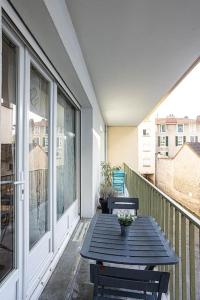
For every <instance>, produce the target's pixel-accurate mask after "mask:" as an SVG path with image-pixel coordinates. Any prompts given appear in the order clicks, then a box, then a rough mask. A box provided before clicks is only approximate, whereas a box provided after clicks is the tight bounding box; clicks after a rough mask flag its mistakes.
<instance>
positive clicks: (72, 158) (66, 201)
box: [56, 91, 76, 220]
mask: <svg viewBox="0 0 200 300" xmlns="http://www.w3.org/2000/svg"><path fill="white" fill-rule="evenodd" d="M57 99H58V100H57V147H56V149H57V151H56V172H57V220H58V219H59V218H60V217H61V216H62V215H63V214H64V212H65V211H66V209H67V208H69V206H70V205H71V204H72V203H73V202H74V201H75V199H76V136H75V113H76V111H75V109H74V107H73V106H72V105H71V104H70V103H69V102H68V100H67V99H66V97H65V96H64V95H63V94H62V93H61V92H60V91H58V96H57Z"/></svg>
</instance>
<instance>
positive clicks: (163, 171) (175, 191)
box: [156, 143, 200, 215]
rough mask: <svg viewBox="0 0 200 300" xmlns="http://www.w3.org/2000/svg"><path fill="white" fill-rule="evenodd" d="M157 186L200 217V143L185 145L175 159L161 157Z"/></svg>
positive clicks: (157, 173) (158, 162)
mask: <svg viewBox="0 0 200 300" xmlns="http://www.w3.org/2000/svg"><path fill="white" fill-rule="evenodd" d="M194 166H195V167H194ZM156 185H157V186H158V187H159V188H160V189H161V190H163V191H164V192H165V193H166V194H168V195H170V196H171V197H173V198H174V199H175V200H177V201H178V202H181V203H182V204H183V205H184V206H186V207H187V208H189V209H190V210H192V211H193V212H195V213H197V214H198V215H199V214H200V209H199V207H200V143H185V144H184V145H182V146H181V148H180V149H179V151H178V152H177V153H176V155H175V156H174V157H173V158H168V157H162V156H160V157H159V158H158V160H157V172H156Z"/></svg>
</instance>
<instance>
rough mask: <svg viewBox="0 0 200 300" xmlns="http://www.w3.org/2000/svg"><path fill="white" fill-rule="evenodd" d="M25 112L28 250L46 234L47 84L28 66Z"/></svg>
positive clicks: (47, 208) (48, 95) (48, 99)
mask: <svg viewBox="0 0 200 300" xmlns="http://www.w3.org/2000/svg"><path fill="white" fill-rule="evenodd" d="M30 72H31V73H30V110H29V201H30V202H29V248H30V249H31V248H32V247H33V246H34V245H35V244H36V243H37V242H38V241H39V240H40V239H41V238H42V236H43V235H44V234H45V233H46V232H47V231H48V222H49V220H48V210H49V207H48V206H49V203H48V140H49V130H48V128H49V102H50V89H49V82H48V81H47V80H46V79H45V78H44V77H43V76H42V75H41V74H40V73H39V71H38V70H37V69H36V68H35V67H34V66H33V65H31V71H30Z"/></svg>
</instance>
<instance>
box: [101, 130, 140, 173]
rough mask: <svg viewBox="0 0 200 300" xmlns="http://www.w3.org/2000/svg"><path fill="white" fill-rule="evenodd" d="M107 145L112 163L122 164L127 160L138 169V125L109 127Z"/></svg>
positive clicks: (109, 159) (127, 162)
mask: <svg viewBox="0 0 200 300" xmlns="http://www.w3.org/2000/svg"><path fill="white" fill-rule="evenodd" d="M107 145H108V148H107V149H108V161H109V162H110V163H111V165H114V166H115V165H122V164H123V163H124V162H125V163H126V164H128V165H129V166H130V167H132V168H133V169H134V170H135V171H138V129H137V127H132V126H127V127H126V126H125V127H117V126H116V127H114V126H113V127H112V126H110V127H108V136H107Z"/></svg>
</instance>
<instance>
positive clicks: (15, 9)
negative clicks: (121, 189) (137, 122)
mask: <svg viewBox="0 0 200 300" xmlns="http://www.w3.org/2000/svg"><path fill="white" fill-rule="evenodd" d="M0 5H1V21H0V27H1V33H2V35H1V39H0V40H1V42H0V48H1V53H2V63H1V71H2V72H1V73H2V74H1V78H0V80H1V87H2V88H1V97H0V99H1V103H0V186H1V189H0V299H6V300H25V299H38V297H39V295H40V294H41V291H42V290H43V288H44V286H45V284H46V282H47V281H48V279H49V278H50V276H51V274H52V272H53V270H54V268H55V266H56V263H57V261H58V259H59V257H60V256H61V254H62V252H63V250H64V249H65V247H66V244H67V242H68V240H69V238H70V236H71V234H72V232H73V230H74V228H75V226H76V224H77V222H78V221H79V219H80V217H92V216H93V215H94V213H95V210H96V204H97V199H98V187H99V181H100V161H101V160H104V158H105V151H104V149H105V123H104V120H103V118H102V115H101V111H100V109H99V105H98V102H97V99H96V96H95V92H94V90H93V87H92V83H91V81H90V77H89V75H88V73H87V68H86V65H85V62H84V60H83V56H82V54H81V50H80V46H79V44H78V40H77V37H76V34H75V30H74V28H73V25H72V22H71V19H70V15H69V13H68V10H67V6H66V5H65V3H64V1H57V2H55V1H6V0H5V1H1V2H0ZM60 22H61V23H60ZM63 26H64V28H65V36H63V35H62V28H63ZM72 45H73V46H72Z"/></svg>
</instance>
